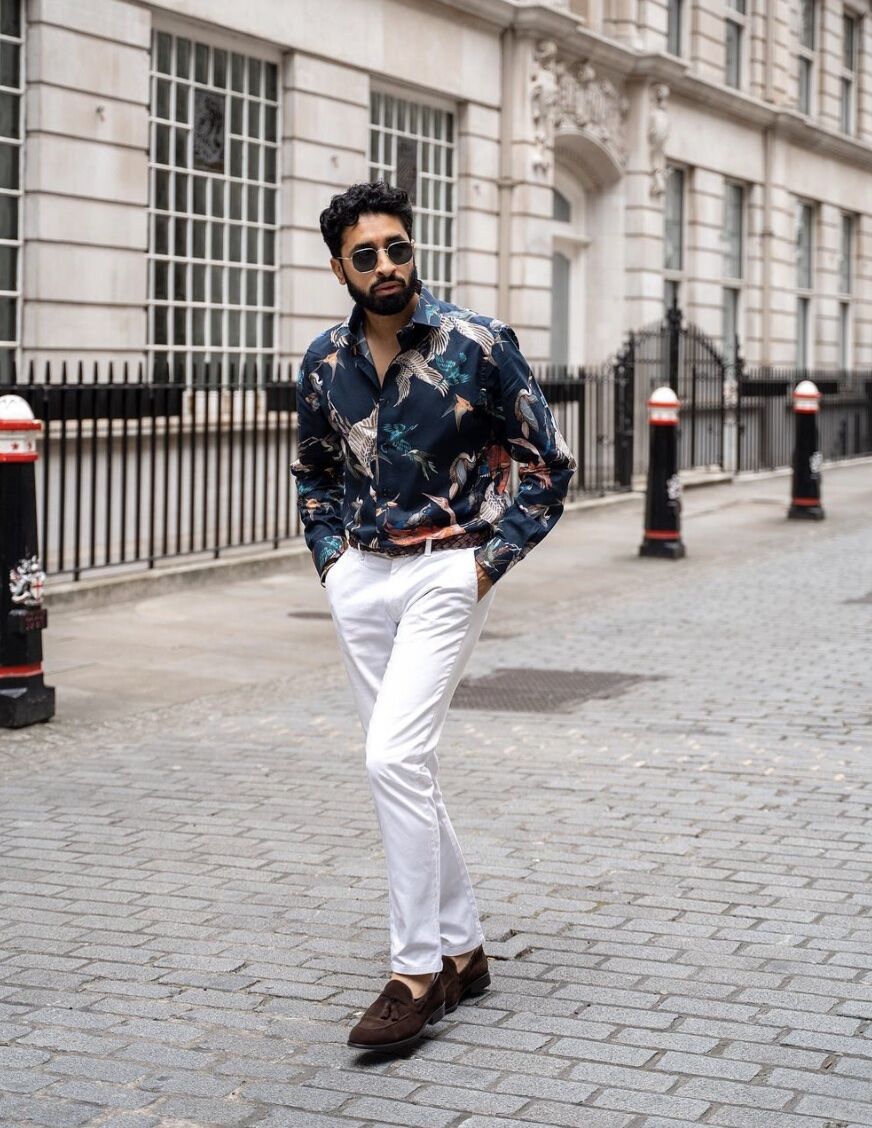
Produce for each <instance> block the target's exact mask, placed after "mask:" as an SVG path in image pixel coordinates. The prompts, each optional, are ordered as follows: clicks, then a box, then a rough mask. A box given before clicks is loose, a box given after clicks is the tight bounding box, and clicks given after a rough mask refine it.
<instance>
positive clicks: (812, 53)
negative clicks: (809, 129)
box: [796, 0, 819, 117]
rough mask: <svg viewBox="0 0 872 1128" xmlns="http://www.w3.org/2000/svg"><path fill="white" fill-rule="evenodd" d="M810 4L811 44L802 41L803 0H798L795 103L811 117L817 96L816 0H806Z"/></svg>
mask: <svg viewBox="0 0 872 1128" xmlns="http://www.w3.org/2000/svg"><path fill="white" fill-rule="evenodd" d="M808 2H809V3H811V6H812V18H811V40H812V41H811V45H807V44H804V43H803V42H802V27H803V20H802V6H803V4H804V3H805V0H800V7H799V36H798V48H797V51H798V71H799V73H798V76H797V83H798V85H797V96H796V104H797V108H798V109H799V112H800V113H801V114H805V115H806V116H808V117H811V116H812V115H813V114H814V113H815V112H816V109H817V98H816V92H815V85H816V77H817V70H816V66H815V63H816V61H817V43H818V9H819V5H818V3H817V0H808ZM804 70H807V73H808V105H807V106H803V102H802V86H803V83H802V75H803V71H804Z"/></svg>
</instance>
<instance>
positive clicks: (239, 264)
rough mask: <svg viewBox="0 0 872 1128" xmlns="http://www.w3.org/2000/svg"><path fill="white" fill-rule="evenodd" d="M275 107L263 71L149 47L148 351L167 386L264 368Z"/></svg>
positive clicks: (159, 39)
mask: <svg viewBox="0 0 872 1128" xmlns="http://www.w3.org/2000/svg"><path fill="white" fill-rule="evenodd" d="M278 97H279V94H278V70H277V67H276V66H275V65H274V64H273V63H271V62H267V61H265V60H262V59H257V58H253V57H250V56H245V55H242V54H238V53H235V52H230V51H225V50H223V49H219V48H217V47H212V46H209V45H208V44H205V43H198V42H193V41H192V40H190V39H186V38H183V37H181V36H176V35H171V34H169V33H167V32H156V33H155V34H154V36H153V39H152V59H151V137H150V145H149V290H148V340H149V355H150V358H151V360H152V366H153V368H154V369H156V370H157V371H160V369H161V362H162V361H165V362H166V364H167V366H168V371H169V373H170V375H171V377H172V378H173V379H174V380H179V381H184V382H186V383H193V384H198V383H203V382H205V381H206V380H207V379H208V381H209V382H211V383H217V382H222V383H225V384H231V383H242V382H252V381H253V378H254V372H255V367H256V370H257V372H258V373H259V375H260V377H261V378H266V377H268V376H269V375H270V374H271V373H272V371H273V369H274V365H275V359H276V310H277V297H276V291H277V266H276V240H277V223H276V220H277V214H276V213H277V202H278V200H277V197H278V188H277V185H278V176H279V136H280V133H279V104H278Z"/></svg>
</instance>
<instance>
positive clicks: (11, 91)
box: [0, 0, 27, 386]
mask: <svg viewBox="0 0 872 1128" xmlns="http://www.w3.org/2000/svg"><path fill="white" fill-rule="evenodd" d="M4 2H5V3H9V2H10V0H4ZM13 2H15V3H17V4H18V22H19V32H20V34H19V35H18V36H14V35H5V34H0V42H4V43H9V44H12V45H13V46H14V47H17V49H18V84H17V85H16V86H0V93H3V94H7V95H10V96H12V97H15V98H17V100H18V101H17V107H16V108H17V128H18V136H17V137H11V136H4V137H3V138H2V143H3V144H4V145H8V146H10V148H13V149H17V151H18V177H17V183H16V185H15V186H14V187H12V186H11V187H9V188H0V195H3V196H6V197H8V198H10V199H14V200H15V201H17V202H16V213H17V214H16V225H15V233H14V235H13V236H12V237H10V238H7V239H0V247H8V248H9V249H10V250H11V251H12V253H13V254H14V255H15V271H14V280H13V281H14V285H13V288H12V289H8V290H0V299H2V300H4V301H12V302H14V303H15V308H14V313H13V337H12V339H9V340H4V341H2V342H0V353H4V354H7V355H8V359H9V362H10V363H9V365H8V368H7V365H6V358H5V357H2V358H0V386H2V385H3V384H4V383H11V381H12V377H13V373H14V372H19V373H20V369H21V323H22V309H21V306H22V302H21V279H22V263H21V252H22V238H21V233H22V231H23V230H24V223H23V210H24V187H23V185H24V175H25V170H24V161H25V145H24V111H25V98H24V91H25V89H26V82H25V65H26V53H27V51H26V33H27V19H26V17H27V11H26V5H25V3H24V0H13Z"/></svg>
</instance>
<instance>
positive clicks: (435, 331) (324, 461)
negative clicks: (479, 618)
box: [291, 287, 576, 584]
mask: <svg viewBox="0 0 872 1128" xmlns="http://www.w3.org/2000/svg"><path fill="white" fill-rule="evenodd" d="M397 342H398V346H399V352H398V353H397V355H396V356H395V357H394V359H393V360H392V361H391V364H390V365H389V367H388V369H387V371H386V373H385V377H384V383H383V384H382V385H380V384H379V379H378V375H377V374H376V370H375V366H374V364H373V362H372V359H371V356H370V353H369V349H368V347H367V343H366V338H365V336H364V332H363V313H362V311H361V309H360V307H358V306H355V308H354V311H353V313H352V314H351V316H350V317H349V319H348V320H347V321H346V322H343V323H342V324H341V325H336V326H334V327H333V328H332V329H329V330H327V331H326V332H325V333H322V334H321V336H319V337H317V338H316V339H315V340H314V341H313V342H312V344H311V345H310V347H309V349H308V351H307V353H306V355H305V357H304V358H303V362H302V365H301V367H300V373H299V378H298V381H297V423H298V457H297V459H296V461H295V462H294V463H293V464H292V466H291V473H292V474H293V475H294V477H295V478H296V484H297V496H298V499H299V509H300V516H301V520H302V522H303V528H304V532H305V538H306V544H307V545H308V546H309V548H310V550H311V552H312V555H313V557H314V561H315V566H316V568H317V569H318V573H319V575H320V577H321V582H322V584H323V582H324V577H325V576H326V574H327V571H328V570H329V569H330V567H331V566H332V565H333V564H334V563H335V562H336V560H338V559H339V557H340V556H341V555H342V553H343V552H344V551H345V549H346V547H347V545H348V542H349V538H350V539H351V540H352V541H356V542H359V543H361V544H362V546H363V547H364V548H372V549H375V550H377V551H382V552H385V551H388V552H391V553H392V554H393V553H396V552H397V551H398V550H399V551H402V550H403V549H404V548H405V549H413V548H414V547H415V546H418V549H417V550H418V551H420V543H421V542H422V541H424V540H426V539H427V538H433V539H434V540H443V539H445V540H449V541H450V539H451V538H453V537H458V536H464V535H466V540H467V542H468V540H469V536H468V534H478V537H479V538H480V540H481V543H480V544H479V546H478V547H477V548H476V551H475V555H476V560H477V561H478V563H479V564H480V565H481V566H482V567H483V568H484V570H485V571H486V573H487V574H488V576H489V577H490V579H491V580H492V581H493V582H494V583H495V582H496V581H497V580H499V579H500V577H501V576H503V575H504V574H505V573H506V572H507V571H508V569H509V568H511V567H512V566H513V565H514V564H516V563H517V562H518V561H519V560H520V559H522V557H524V556H525V555H526V554H527V552H528V551H529V550H530V549H531V548H532V547H533V545H535V544H537V543H538V542H539V541H540V540H542V538H543V537H544V536H545V535H546V534H547V533H548V532H549V530H550V529H551V528H553V526H554V524H555V522H556V521H557V519H558V517H559V516H560V514H561V513H562V511H563V502H564V499H565V497H566V492H567V490H568V488H569V482H570V479H571V477H572V474H573V471H574V470H575V469H576V462H575V459H574V458H573V455H572V452H571V451H570V450H569V448H568V446H567V445H566V442H565V440H564V438H563V436H562V435H561V434H560V431H559V430H558V428H557V425H556V423H555V421H554V417H553V415H552V413H551V410H550V408H549V407H548V404H547V402H546V401H545V397H544V396H543V394H542V390H541V388H540V387H539V385H538V384H537V382H536V380H535V378H534V376H533V374H532V372H531V371H530V367H529V365H528V364H527V362H526V360H525V359H524V357H523V355H522V354H521V351H520V349H519V347H518V341H517V338H516V336H515V334H514V332H513V331H512V330H511V329H510V328H509V327H508V326H507V325H504V324H503V323H502V322H499V321H495V320H493V319H491V318H489V317H482V316H479V315H477V314H474V313H472V312H471V311H470V310H467V309H461V308H460V307H458V306H454V305H450V304H449V303H447V302H443V301H439V300H438V299H436V298H435V297H434V296H433V295H432V294H431V293H430V292H429V291H428V290H427V289H425V288H423V287H422V288H421V290H420V296H419V300H418V304H417V306H416V308H415V311H414V313H413V315H412V318H411V320H410V321H409V322H408V323H407V324H406V325H405V326H404V328H403V329H401V330H400V331H399V333H398V334H397ZM512 458H514V459H515V460H516V461H517V462H518V463H519V464H520V466H519V487H518V489H517V492H516V493H515V495H514V497H513V496H511V494H510V493H509V491H508V488H507V487H508V485H509V474H510V468H511V459H512Z"/></svg>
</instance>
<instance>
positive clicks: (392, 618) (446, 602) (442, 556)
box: [291, 182, 575, 1051]
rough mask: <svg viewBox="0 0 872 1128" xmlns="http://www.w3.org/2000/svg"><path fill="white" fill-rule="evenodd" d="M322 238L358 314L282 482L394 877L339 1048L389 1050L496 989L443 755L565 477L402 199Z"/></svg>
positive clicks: (548, 418) (311, 353)
mask: <svg viewBox="0 0 872 1128" xmlns="http://www.w3.org/2000/svg"><path fill="white" fill-rule="evenodd" d="M321 233H322V235H323V236H324V241H325V242H326V243H327V246H328V247H329V249H330V255H331V259H330V265H331V267H332V269H333V273H334V275H335V276H336V278H337V280H338V281H339V283H340V284H341V285H343V286H345V287H346V288H347V289H348V293H349V294H350V295H351V297H352V299H353V300H354V302H355V307H354V310H353V312H352V314H351V316H350V317H349V318H348V320H347V321H346V322H343V323H342V324H341V325H337V326H334V327H333V328H332V329H329V330H328V331H327V332H325V333H322V334H321V336H320V337H318V338H316V340H315V341H313V343H312V345H311V346H310V347H309V350H308V352H307V353H306V355H305V357H304V358H303V363H302V367H301V369H300V375H299V382H298V388H297V412H298V427H299V436H298V438H299V445H298V451H299V454H298V459H297V461H296V462H295V463H294V464H293V466H292V468H291V469H292V472H293V474H294V475H295V477H296V481H297V492H298V497H299V506H300V514H301V517H302V521H303V525H304V529H305V535H306V543H307V544H308V546H309V548H310V549H311V550H312V554H313V556H314V560H315V565H316V567H317V569H318V573H319V575H320V577H321V582H322V584H323V585H324V586H325V587H326V591H327V599H328V603H329V605H330V610H331V614H332V616H333V621H334V624H335V627H336V632H337V636H338V640H339V646H340V649H341V652H342V656H343V659H344V662H345V666H346V669H347V672H348V676H349V679H350V682H351V686H352V690H353V693H354V698H355V703H356V707H357V710H358V713H359V715H360V720H361V723H362V725H363V729H364V732H365V734H366V767H367V772H368V775H369V782H370V788H371V792H372V796H373V801H374V804H375V811H376V816H377V819H378V823H379V827H380V830H381V835H382V842H383V845H384V851H385V858H386V861H387V870H388V895H389V908H390V945H391V971H392V976H391V979H390V980H389V982H388V983H387V985H386V986H385V988H384V990H383V991H382V992H381V993H380V994H379V996H378V997H377V999H376V1000H375V1002H374V1003H373V1004H372V1006H370V1007H369V1009H368V1010H367V1011H366V1012H365V1013H364V1015H363V1017H362V1018H361V1020H360V1022H359V1023H358V1024H357V1025H356V1026H355V1028H354V1029H353V1030H352V1031H351V1035H350V1037H349V1039H348V1044H349V1045H351V1046H355V1047H357V1048H359V1049H370V1050H380V1051H385V1050H390V1051H394V1050H398V1049H402V1048H404V1047H406V1046H408V1045H411V1044H412V1043H413V1042H415V1041H416V1040H417V1039H418V1038H419V1037H420V1036H421V1034H422V1033H423V1030H424V1027H425V1026H426V1025H427V1023H434V1022H437V1021H438V1020H439V1019H441V1018H442V1017H443V1015H444V1014H445V1011H446V1009H447V1010H448V1011H452V1010H454V1009H455V1007H456V1006H457V1004H458V1003H459V1002H460V1000H461V999H462V998H464V997H465V996H466V995H472V994H478V993H480V992H482V991H484V990H485V989H486V987H487V986H488V984H489V983H490V975H489V972H488V964H487V957H486V956H485V953H484V949H483V944H484V934H483V932H482V928H481V923H480V920H479V916H478V912H477V909H476V903H475V896H474V894H473V891H472V885H471V883H470V879H469V874H468V873H467V869H466V865H465V863H464V860H463V855H462V853H461V850H460V846H459V844H458V842H457V838H456V836H455V834H454V830H453V829H452V826H451V822H450V820H449V818H448V814H447V812H446V810H445V804H444V802H443V800H442V795H441V792H440V790H439V784H438V782H437V760H436V746H437V744H438V741H439V736H440V733H441V730H442V726H443V723H444V721H445V716H446V713H447V711H448V706H449V704H450V702H451V696H452V694H453V692H454V689H455V688H456V686H457V683H458V681H459V679H460V676H461V674H462V672H463V669H464V666H465V665H466V662H467V659H468V658H469V655H470V652H471V650H472V648H473V646H474V645H475V642H476V640H477V639H478V636H479V634H480V633H481V629H482V627H483V625H484V621H485V618H486V617H487V613H488V609H489V607H490V603H491V600H492V598H493V585H494V584H495V583H496V582H497V581H498V580H499V579H500V577H501V576H503V575H504V574H505V573H506V572H507V571H508V569H509V568H511V567H512V565H514V564H515V563H516V562H517V561H518V560H520V559H521V558H522V557H523V556H524V555H525V554H526V552H527V551H528V550H529V549H530V548H531V547H532V546H533V545H534V544H536V543H537V542H538V541H540V540H541V539H542V538H543V537H544V536H545V534H546V533H547V532H548V531H549V529H551V528H552V526H553V525H554V523H555V522H556V520H557V518H558V517H559V516H560V513H561V511H562V509H563V501H564V498H565V496H566V491H567V489H568V486H569V481H570V478H571V476H572V472H573V470H574V469H575V462H574V460H573V457H572V454H571V452H570V451H569V449H568V448H567V446H566V443H565V442H564V440H563V438H562V436H561V435H560V433H559V431H558V429H557V427H556V425H555V423H554V419H553V417H552V415H551V412H550V410H549V408H548V405H547V404H546V402H545V400H544V398H543V396H542V392H541V390H540V389H539V387H538V385H537V384H536V381H535V380H534V379H533V377H532V374H531V372H530V370H529V366H528V365H527V363H526V361H525V360H524V358H523V356H522V355H521V353H520V351H519V349H518V343H517V339H516V337H515V335H514V333H513V332H512V330H511V329H509V328H508V326H506V325H503V324H502V323H500V322H498V321H494V320H492V319H490V318H487V317H480V316H478V315H476V314H474V313H472V312H471V311H469V310H465V309H460V308H458V307H457V306H453V305H450V304H449V303H447V302H442V301H437V300H436V298H434V297H433V295H432V294H431V293H429V292H428V291H427V290H426V289H424V288H423V287H422V286H421V284H420V282H419V281H418V274H417V270H416V267H415V258H414V243H413V242H412V210H411V207H410V206H409V200H408V196H407V195H406V193H405V192H403V191H402V190H400V189H396V188H391V187H389V186H388V185H386V184H384V183H382V182H379V183H376V184H356V185H354V186H352V187H351V188H349V189H348V190H347V191H346V192H343V193H342V194H341V195H337V196H334V197H333V199H332V200H331V201H330V205H329V207H327V208H326V209H325V210H324V211H323V212H322V213H321ZM510 456H512V457H514V458H515V459H516V460H517V461H518V462H520V463H521V464H522V465H521V468H520V488H519V490H518V493H517V496H516V498H515V499H514V500H512V499H511V497H510V496H509V494H508V492H507V489H506V487H507V483H508V479H509V470H510V466H511V458H510Z"/></svg>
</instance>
